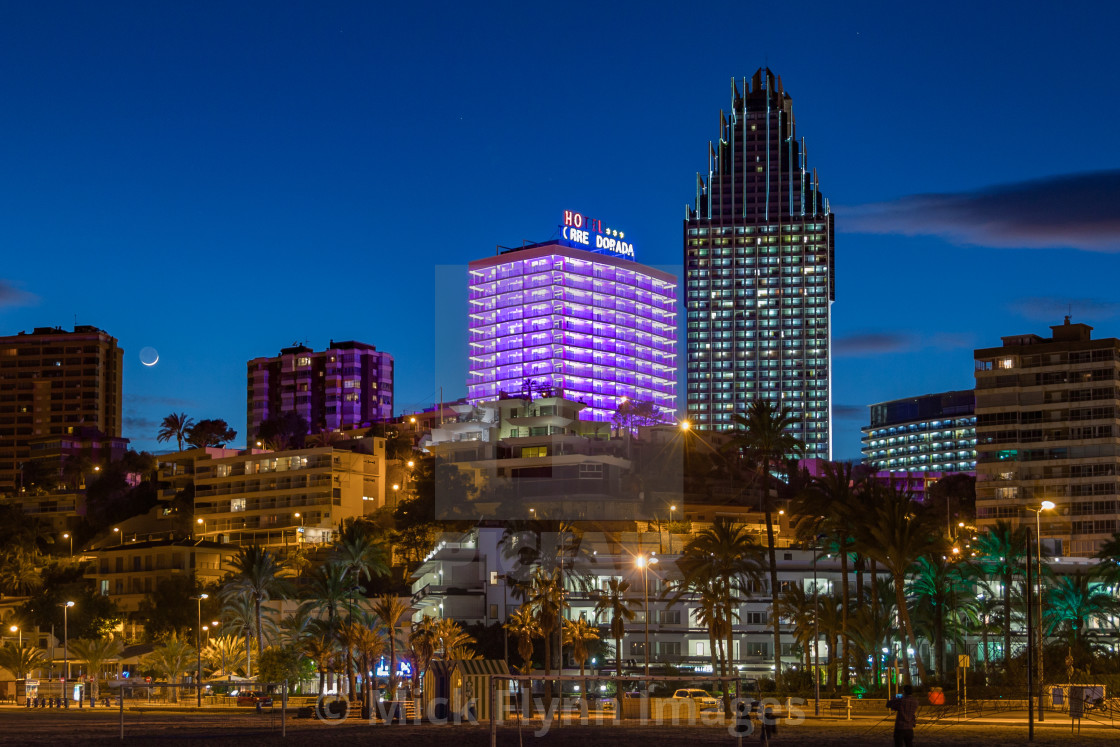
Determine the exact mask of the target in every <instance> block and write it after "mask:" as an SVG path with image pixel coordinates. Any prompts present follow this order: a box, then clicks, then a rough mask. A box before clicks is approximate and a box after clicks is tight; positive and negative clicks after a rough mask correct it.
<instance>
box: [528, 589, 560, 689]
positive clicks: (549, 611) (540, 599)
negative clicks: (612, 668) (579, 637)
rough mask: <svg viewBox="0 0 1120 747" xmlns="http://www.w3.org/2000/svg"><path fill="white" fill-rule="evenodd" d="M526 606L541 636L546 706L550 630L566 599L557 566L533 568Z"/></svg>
mask: <svg viewBox="0 0 1120 747" xmlns="http://www.w3.org/2000/svg"><path fill="white" fill-rule="evenodd" d="M528 604H529V608H530V609H531V610H533V616H534V617H535V618H536V620H537V625H539V626H540V630H541V636H542V637H543V638H544V674H545V678H546V681H547V682H548V686H547V693H546V698H545V700H546V706H545V707H546V709H548V708H550V707H551V703H552V695H553V693H552V690H553V688H554V686H555V685H554V683H553V680H552V679H551V677H552V634H553V633H554V632H555V631H556V630H557V629H558V628H559V627H560V624H561V623H560V621H561V619H563V617H564V609H565V608H567V607H569V606H570V605H569V604H568V600H567V599H565V597H564V585H563V580H562V574H561V571H560V569H559V568H556V569H553V570H547V569H545V568H541V567H538V568H537V569H536V570H534V571H533V575H532V577H531V578H530V581H529V599H528Z"/></svg>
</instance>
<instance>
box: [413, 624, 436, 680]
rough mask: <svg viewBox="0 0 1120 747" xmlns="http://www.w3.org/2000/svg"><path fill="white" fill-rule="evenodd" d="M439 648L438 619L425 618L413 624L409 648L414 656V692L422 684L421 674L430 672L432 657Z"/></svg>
mask: <svg viewBox="0 0 1120 747" xmlns="http://www.w3.org/2000/svg"><path fill="white" fill-rule="evenodd" d="M438 647H439V638H438V637H437V636H436V619H435V618H434V617H427V616H425V617H423V618H421V619H420V621H419V622H414V623H412V631H411V632H410V633H409V635H408V648H409V652H410V653H411V654H412V690H413V692H416V690H417V689H418V688H417V685H418V684H419V682H420V673H421V672H426V671H428V667H429V666H430V665H431V663H432V657H433V656H435V655H436V649H437V648H438Z"/></svg>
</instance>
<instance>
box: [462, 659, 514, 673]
mask: <svg viewBox="0 0 1120 747" xmlns="http://www.w3.org/2000/svg"><path fill="white" fill-rule="evenodd" d="M456 664H457V665H458V666H459V670H460V671H461V672H462V673H463V674H465V675H476V674H509V665H508V664H507V663H506V662H505V661H503V660H502V659H465V660H462V661H458V662H456Z"/></svg>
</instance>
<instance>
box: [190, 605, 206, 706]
mask: <svg viewBox="0 0 1120 747" xmlns="http://www.w3.org/2000/svg"><path fill="white" fill-rule="evenodd" d="M209 598H210V595H209V594H199V595H198V596H197V597H191V599H194V600H197V601H198V624H197V625H195V628H194V651H195V654H196V655H197V656H198V674H197V677H198V679H197V680H195V683H194V689H195V692H196V693H197V694H198V707H199V708H201V707H202V600H203V599H209ZM206 637H207V638H208V639H209V637H210V635H209V633H208V634H207V635H206Z"/></svg>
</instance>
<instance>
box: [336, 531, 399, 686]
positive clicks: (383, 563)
mask: <svg viewBox="0 0 1120 747" xmlns="http://www.w3.org/2000/svg"><path fill="white" fill-rule="evenodd" d="M331 560H332V561H335V562H337V563H340V564H341V565H342V566H343V567H344V568H345V569H346V571H347V573H348V574H349V577H350V578H351V580H352V583H353V584H355V588H356V585H357V584H358V583H359V582H361V581H362V580H363V579H364V580H366V581H368V580H369V579H371V578H372V577H373V576H375V575H377V576H387V575H389V565H388V562H387V555H386V552H385V547H384V546H383V545H382V544H381V542H380V541H379V540H378V539H377V538H375V537H374V535H373V532H372V531H371V530H370V528H369V526H368V525H367V524H365V523H364V522H359V521H354V520H351V521H348V522H344V523H343V526H342V531H340V532H339V533H338V537H337V538H336V539H335V542H334V548H333V549H332V550H331ZM353 618H354V601H353V597H352V596H351V598H350V602H349V609H348V611H347V615H346V621H347V624H349V623H351V622H352V621H353ZM343 650H344V653H345V656H346V679H347V681H348V683H349V687H350V692H354V690H355V689H356V687H357V684H356V682H355V679H354V657H353V654H352V652H351V651H352V650H351V648H350V647H345V648H344V649H343Z"/></svg>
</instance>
